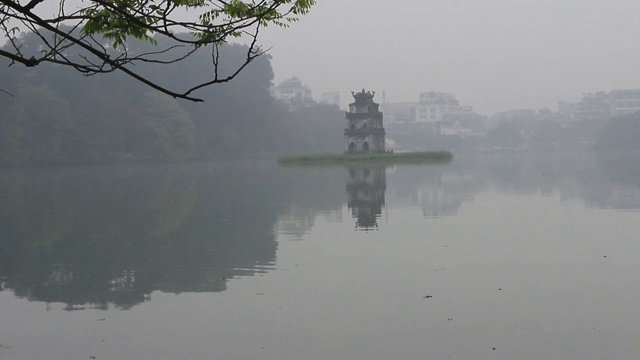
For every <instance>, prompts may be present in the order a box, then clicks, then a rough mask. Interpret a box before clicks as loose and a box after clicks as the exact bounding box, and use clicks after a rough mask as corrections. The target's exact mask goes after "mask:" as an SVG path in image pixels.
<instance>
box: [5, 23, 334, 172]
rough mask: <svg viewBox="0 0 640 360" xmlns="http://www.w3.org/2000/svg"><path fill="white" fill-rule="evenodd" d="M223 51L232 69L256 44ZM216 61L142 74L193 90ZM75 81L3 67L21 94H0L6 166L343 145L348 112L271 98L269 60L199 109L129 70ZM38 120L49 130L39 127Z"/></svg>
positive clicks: (208, 95) (30, 40)
mask: <svg viewBox="0 0 640 360" xmlns="http://www.w3.org/2000/svg"><path fill="white" fill-rule="evenodd" d="M24 41H25V46H27V47H30V48H32V47H35V46H37V44H38V41H39V39H38V37H37V36H36V35H35V34H30V35H29V36H25V37H24ZM162 41H164V40H162ZM129 46H130V47H131V48H135V49H139V50H141V51H143V50H144V49H146V48H148V47H150V46H151V45H149V44H148V43H147V42H145V41H141V40H135V39H134V40H132V41H130V42H129ZM159 46H163V43H162V42H161V41H160V42H159ZM221 50H222V55H221V56H220V70H221V71H228V70H229V69H231V68H232V67H233V64H235V63H237V62H238V61H242V59H243V58H244V54H245V52H246V50H247V46H244V45H236V44H226V45H224V46H221ZM208 60H209V57H208V56H207V55H206V54H204V53H197V54H194V55H193V56H191V57H189V58H188V59H185V60H184V61H183V62H181V63H179V64H175V65H174V68H175V70H176V71H171V72H168V71H163V69H162V68H159V67H155V66H153V64H140V65H139V66H138V71H139V72H140V73H141V74H144V75H145V76H149V77H154V78H156V79H158V81H159V83H160V84H163V85H171V86H173V87H175V88H186V87H187V86H188V84H189V83H191V82H193V81H195V80H197V79H198V78H199V77H201V76H202V74H203V73H207V71H210V69H208V64H209V63H208ZM3 61H4V63H7V61H6V60H3V59H0V66H1V65H2V63H3ZM73 75H74V71H73V70H72V69H69V68H67V67H64V66H60V65H58V64H42V65H41V66H38V67H32V68H27V67H19V68H16V69H14V70H13V71H0V84H2V86H3V87H6V88H7V90H8V91H10V92H11V93H12V94H13V95H14V96H13V97H12V96H0V165H27V164H36V163H40V164H43V163H46V164H52V163H73V164H78V163H85V164H86V163H105V162H132V161H136V162H137V161H144V162H149V161H181V160H185V159H210V158H212V157H218V156H220V155H223V154H225V155H226V154H255V153H293V152H319V151H341V150H342V149H343V146H344V145H343V134H342V132H343V130H344V112H343V111H341V110H340V109H338V108H337V107H335V106H329V105H323V104H315V103H310V104H308V105H307V106H305V107H302V108H292V107H290V106H288V105H287V104H285V103H283V102H280V101H276V100H274V99H273V98H272V96H271V93H270V87H271V85H272V79H273V71H272V68H271V62H270V57H269V56H263V57H260V58H258V59H256V60H254V61H253V62H252V63H251V65H250V66H248V67H247V68H246V69H245V70H244V71H243V72H242V73H240V74H239V75H238V76H237V77H236V79H235V80H234V81H232V82H229V83H226V84H223V85H220V86H211V87H207V88H203V89H202V90H201V95H203V98H205V99H207V101H206V102H200V103H195V102H191V101H180V100H176V99H171V98H170V97H167V96H162V95H161V94H159V93H155V94H154V92H150V90H149V88H148V87H146V86H144V85H142V84H139V83H137V82H135V81H133V80H132V79H130V78H128V77H127V76H125V75H124V74H120V73H115V74H111V75H110V76H93V77H89V78H87V79H85V81H82V82H77V81H76V80H75V79H74V76H73ZM32 105H37V106H32ZM27 117H28V118H27ZM38 119H40V120H43V121H44V120H45V119H46V123H47V124H46V125H47V126H49V127H50V129H49V130H46V131H44V132H43V131H42V130H38V126H39V125H38V121H40V120H38ZM45 135H46V136H45ZM45 137H46V138H45ZM29 144H31V145H29ZM38 149H40V150H38Z"/></svg>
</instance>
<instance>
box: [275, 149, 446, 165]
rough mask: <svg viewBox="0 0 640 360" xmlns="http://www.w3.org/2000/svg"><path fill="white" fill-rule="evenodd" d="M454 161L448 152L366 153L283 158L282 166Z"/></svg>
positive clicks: (288, 156) (305, 155)
mask: <svg viewBox="0 0 640 360" xmlns="http://www.w3.org/2000/svg"><path fill="white" fill-rule="evenodd" d="M451 159H453V154H452V153H450V152H448V151H423V152H401V153H393V152H366V153H342V154H340V153H318V154H296V155H287V156H281V157H279V158H278V163H280V164H291V165H322V164H354V163H356V164H357V163H367V164H369V163H403V164H417V163H440V162H448V161H451Z"/></svg>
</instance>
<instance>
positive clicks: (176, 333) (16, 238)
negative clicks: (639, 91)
mask: <svg viewBox="0 0 640 360" xmlns="http://www.w3.org/2000/svg"><path fill="white" fill-rule="evenodd" d="M0 204H1V206H0V314H1V320H0V321H1V324H2V326H0V359H11V360H13V359H19V360H20V359H29V360H32V359H65V360H74V359H82V360H85V359H142V360H144V359H149V360H151V359H153V360H157V359H273V360H280V359H281V360H289V359H291V360H293V359H349V360H356V359H363V360H364V359H367V360H368V359H469V360H477V359H581V360H585V359H635V358H638V356H640V342H638V339H640V306H639V304H640V287H638V285H637V281H638V280H639V279H640V262H639V261H638V256H639V255H640V211H639V210H640V154H629V153H618V154H593V153H535V154H490V155H457V156H456V157H455V158H454V160H453V161H452V162H450V163H447V164H431V165H395V166H390V167H373V166H372V167H365V166H359V167H351V168H348V167H342V166H335V167H279V166H278V165H277V164H276V161H275V159H262V160H234V161H220V162H212V163H200V164H163V165H126V166H116V165H113V166H93V167H68V168H31V169H3V170H0Z"/></svg>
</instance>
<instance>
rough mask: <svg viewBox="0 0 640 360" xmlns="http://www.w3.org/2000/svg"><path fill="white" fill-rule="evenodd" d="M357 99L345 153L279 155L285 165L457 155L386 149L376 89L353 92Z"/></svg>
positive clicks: (349, 116) (348, 116)
mask: <svg viewBox="0 0 640 360" xmlns="http://www.w3.org/2000/svg"><path fill="white" fill-rule="evenodd" d="M351 95H352V96H353V98H354V100H355V101H354V102H353V103H351V104H349V111H348V112H346V113H345V118H346V120H347V124H346V127H345V129H344V140H345V152H344V153H342V154H339V153H321V154H298V155H288V156H282V157H279V158H278V163H282V164H341V163H424V162H446V161H450V160H451V159H452V158H453V154H451V153H450V152H448V151H424V152H402V153H394V152H393V151H387V150H386V149H385V139H384V137H385V131H384V126H383V124H382V112H381V111H380V109H379V107H380V105H379V104H377V103H375V102H374V101H373V97H374V95H375V91H365V90H364V89H362V91H361V92H357V93H356V92H351Z"/></svg>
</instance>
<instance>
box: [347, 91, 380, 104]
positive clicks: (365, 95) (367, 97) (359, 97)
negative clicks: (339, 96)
mask: <svg viewBox="0 0 640 360" xmlns="http://www.w3.org/2000/svg"><path fill="white" fill-rule="evenodd" d="M375 94H376V92H375V91H366V92H365V91H364V89H362V91H361V92H353V91H352V92H351V95H352V96H353V98H354V99H355V100H356V104H361V103H366V102H373V96H374V95H375Z"/></svg>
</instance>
